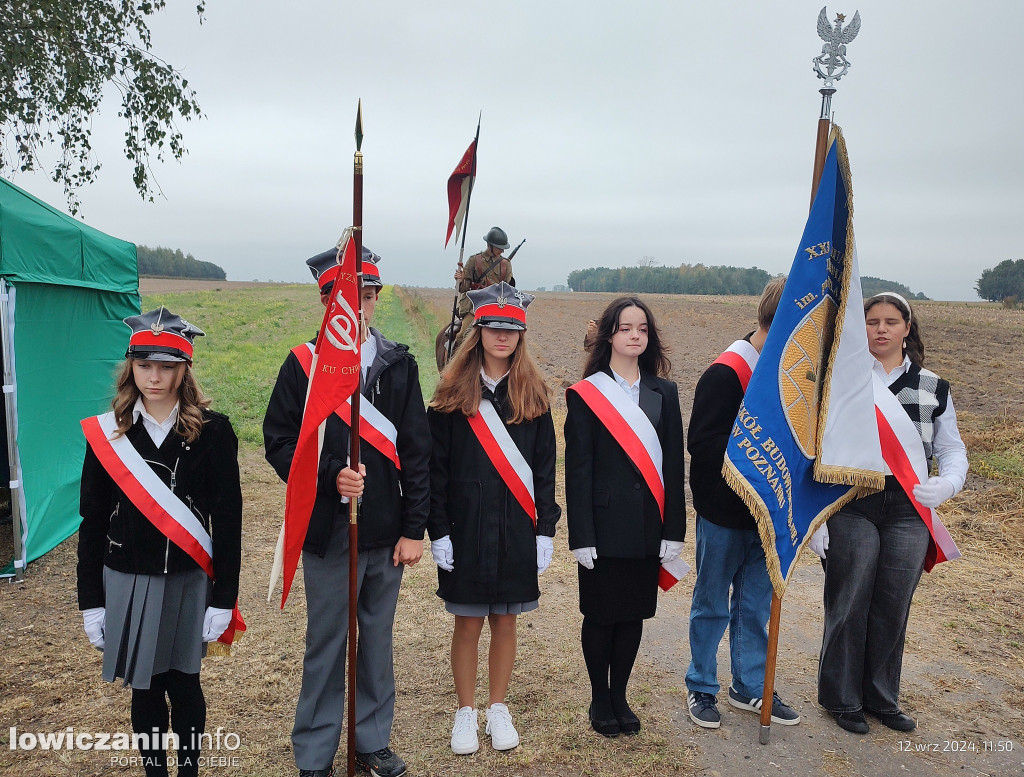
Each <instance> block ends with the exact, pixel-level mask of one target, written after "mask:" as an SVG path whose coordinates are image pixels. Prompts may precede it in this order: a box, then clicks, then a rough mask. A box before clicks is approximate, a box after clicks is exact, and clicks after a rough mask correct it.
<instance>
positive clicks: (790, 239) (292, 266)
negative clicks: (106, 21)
mask: <svg viewBox="0 0 1024 777" xmlns="http://www.w3.org/2000/svg"><path fill="white" fill-rule="evenodd" d="M171 5H174V6H175V7H174V8H169V9H168V10H166V11H165V12H163V13H161V14H159V15H158V16H157V17H156V18H155V19H154V20H153V22H152V27H153V31H154V35H153V41H154V48H155V51H156V52H157V53H158V54H159V55H161V56H163V57H164V58H166V59H167V60H169V61H170V62H171V63H173V64H174V65H175V66H176V67H178V68H179V69H181V70H183V71H184V73H185V76H186V77H187V78H188V79H189V82H190V84H191V85H193V86H194V87H195V88H196V90H197V92H198V96H199V101H200V103H201V105H202V107H203V110H204V113H205V118H204V119H203V120H202V121H199V122H192V123H186V124H182V125H181V126H182V130H183V131H184V134H185V142H186V145H187V146H188V148H189V154H188V156H187V157H186V158H185V159H184V160H183V161H182V162H181V163H180V164H178V163H175V162H170V163H167V164H164V165H158V166H157V167H156V174H157V178H158V181H159V184H160V186H161V187H162V189H163V194H164V197H163V198H158V199H157V200H156V201H155V202H154V203H146V202H143V201H141V200H140V198H139V197H138V195H137V194H136V192H135V189H134V187H133V185H132V183H131V172H130V168H129V165H128V163H127V162H126V161H125V160H124V159H123V155H122V154H121V150H120V149H121V145H120V144H121V140H122V135H123V132H124V130H123V128H122V127H121V125H119V124H118V123H117V118H116V108H117V105H116V103H114V102H110V103H109V104H107V105H105V108H104V111H103V112H102V113H101V114H100V115H98V116H97V117H96V119H95V122H94V146H95V149H96V153H97V156H98V159H99V161H100V162H101V163H102V164H103V169H102V171H101V172H100V180H99V182H98V183H97V184H94V185H92V186H91V187H87V188H85V189H83V190H82V191H81V193H80V196H81V199H82V204H83V214H82V215H83V216H84V218H85V220H86V221H88V222H89V223H90V224H92V225H93V226H95V227H98V228H99V229H102V230H104V231H106V232H108V233H110V234H113V235H115V236H117V237H121V238H124V239H126V240H130V241H133V242H135V243H140V244H144V245H150V246H154V245H162V246H168V247H172V248H181V249H182V250H183V251H185V252H187V253H192V254H194V255H195V256H196V258H198V259H203V260H207V261H212V262H215V263H217V264H219V265H221V266H222V267H223V268H224V269H225V270H226V271H227V274H228V278H229V279H232V280H252V279H259V280H282V281H304V280H309V279H310V278H309V275H308V271H307V270H306V268H305V266H304V264H303V262H304V260H305V259H306V258H307V257H308V256H311V255H313V254H315V253H318V252H320V251H322V250H324V249H325V248H327V247H329V246H331V245H333V243H334V241H335V240H336V239H337V237H338V236H339V235H340V234H341V231H342V229H343V228H344V227H345V226H347V225H348V224H349V223H350V221H351V215H352V194H351V190H352V185H351V176H352V153H353V151H354V141H353V136H352V130H353V126H354V121H355V113H356V101H357V99H358V98H360V97H361V98H362V100H363V117H364V130H365V140H364V143H363V153H364V155H365V167H366V177H365V204H364V225H365V233H364V234H365V238H364V239H365V242H366V244H367V245H368V246H370V247H371V248H372V249H373V250H374V251H376V252H377V253H379V254H380V255H381V256H382V257H383V259H384V262H383V265H382V267H381V270H382V275H383V277H384V280H385V282H400V283H405V284H410V285H423V286H447V285H451V284H452V283H453V281H452V280H451V274H452V271H453V269H454V265H455V262H456V259H457V257H458V246H457V245H455V242H454V239H453V241H452V243H451V244H450V245H449V247H448V249H447V250H445V249H444V248H443V246H444V235H445V227H446V221H447V200H446V194H445V184H446V181H447V178H448V176H449V174H450V173H451V172H452V169H453V168H454V167H455V165H456V163H457V162H458V161H459V159H460V157H461V156H462V154H463V152H464V151H465V149H466V147H467V145H468V144H469V142H470V141H471V140H472V138H473V133H474V131H475V129H476V121H477V114H478V112H480V111H482V112H483V126H482V129H481V136H480V149H479V157H478V160H479V161H478V177H477V184H476V188H475V189H474V192H473V201H472V207H471V210H470V215H469V228H468V239H467V243H466V255H467V256H468V255H469V254H471V253H473V252H475V251H478V250H480V249H481V248H482V247H483V241H482V236H483V235H484V234H485V233H486V232H487V230H488V229H489V228H490V227H491V226H494V225H498V226H501V227H503V228H504V229H505V230H506V231H507V232H508V234H509V239H510V240H511V241H512V243H513V245H515V244H517V243H518V242H519V241H520V240H522V239H523V238H527V243H526V245H525V246H523V248H522V251H521V252H520V253H519V255H518V256H517V257H516V259H515V272H516V278H517V279H518V281H519V285H520V286H521V287H523V288H536V287H538V286H546V287H547V288H549V289H550V288H551V287H552V286H554V285H555V284H560V283H561V284H564V283H565V282H566V276H567V274H568V273H569V272H570V271H571V270H574V269H578V268H583V267H591V266H598V265H603V266H610V267H619V266H623V265H635V264H637V262H638V261H639V260H640V258H641V257H644V256H651V257H654V259H655V261H656V262H657V263H659V264H664V265H679V264H680V263H683V262H686V263H696V262H704V263H705V264H726V265H733V266H740V267H751V266H757V267H761V268H763V269H765V270H768V271H769V272H772V273H778V272H786V271H787V270H788V269H789V265H790V263H791V262H792V260H793V255H794V253H795V251H796V248H797V241H798V240H799V238H800V235H801V232H802V230H803V224H804V220H805V218H806V215H807V207H808V197H809V191H810V179H811V166H812V161H813V152H814V137H815V130H816V123H817V118H818V112H819V108H820V103H821V98H820V95H819V94H818V91H817V90H818V89H819V88H820V86H821V82H820V81H819V80H818V79H817V78H816V77H815V74H814V72H813V70H812V67H811V59H812V58H813V57H815V56H816V55H818V54H819V53H820V50H821V45H822V41H821V40H820V39H819V38H818V36H817V32H816V19H817V15H818V11H819V10H820V8H821V4H820V0H813V1H807V2H792V1H791V2H786V3H766V2H763V0H762V1H761V2H753V1H752V0H737V1H736V2H732V3H698V2H690V1H688V0H666V1H663V0H649V1H648V2H639V3H637V2H633V3H626V2H622V1H621V0H619V1H618V2H607V1H606V0H587V2H582V1H579V2H557V1H555V0H546V1H545V2H539V1H534V0H528V1H526V2H523V1H522V0H508V1H507V2H500V3H495V2H456V1H454V0H433V1H432V2H429V3H425V2H414V1H413V0H404V1H403V2H387V1H386V0H371V1H368V2H360V3H353V2H338V0H334V1H333V2H331V1H330V0H293V1H292V2H290V3H287V4H286V3H280V2H263V1H262V0H247V1H243V0H212V2H209V4H208V7H207V13H206V19H205V22H204V23H203V24H202V25H200V24H199V23H198V21H197V19H196V16H195V13H194V12H193V11H192V7H193V4H192V3H190V2H173V0H172V3H171ZM856 10H859V11H860V14H861V17H862V21H863V24H862V28H861V31H860V35H859V36H858V37H857V39H856V40H854V41H853V42H852V43H851V44H850V45H849V46H848V50H847V57H848V59H849V60H850V62H851V63H852V67H851V69H850V71H849V73H848V74H847V75H846V76H845V77H844V78H843V79H842V80H841V81H839V82H838V84H837V87H838V92H837V94H836V95H835V97H834V98H833V102H832V107H833V111H834V115H835V119H836V121H837V123H838V124H840V125H841V126H842V127H843V130H844V134H845V136H846V141H847V146H848V149H849V152H850V162H851V168H852V173H853V189H854V207H855V213H856V217H855V225H856V234H857V241H858V249H859V255H860V262H861V272H862V274H864V275H874V276H881V277H884V278H889V279H892V280H896V281H899V282H901V283H904V284H906V285H907V286H909V287H910V288H911V289H912V290H914V291H922V292H924V293H925V294H927V295H928V296H930V297H932V298H936V299H976V298H977V297H976V294H975V290H974V285H975V283H976V281H977V279H978V277H979V275H980V274H981V271H982V270H983V269H985V268H987V267H992V266H994V265H995V264H997V263H998V262H1000V261H1002V260H1004V259H1017V258H1021V257H1024V245H1022V228H1021V227H1022V224H1024V183H1022V181H1024V161H1022V160H1024V150H1022V148H1024V143H1022V141H1021V137H1020V135H1021V129H1022V127H1024V115H1022V114H1024V100H1022V99H1021V98H1022V96H1024V89H1022V88H1021V86H1020V83H1021V76H1020V69H1021V50H1022V49H1021V30H1022V29H1024V2H1021V1H1020V0H1003V1H1002V2H995V1H986V0H980V1H979V2H975V3H965V2H962V1H961V2H952V1H951V0H933V1H932V2H929V3H896V2H892V0H885V1H883V0H857V2H850V3H848V4H847V5H832V4H830V5H829V6H828V13H829V17H830V19H834V18H835V14H836V13H837V12H840V13H845V14H846V15H847V20H848V21H849V19H851V18H852V17H853V13H854V11H856ZM13 180H14V182H15V183H16V184H18V185H19V186H21V187H22V188H25V189H27V190H28V191H30V192H32V193H33V194H35V195H36V196H39V197H41V198H43V199H45V200H47V201H49V202H51V203H52V204H54V205H56V206H58V207H64V201H63V194H62V192H61V190H60V189H59V188H58V187H56V186H55V185H53V184H52V183H49V182H48V180H47V178H46V176H45V175H41V174H40V175H26V174H20V175H17V176H15V177H14V178H13Z"/></svg>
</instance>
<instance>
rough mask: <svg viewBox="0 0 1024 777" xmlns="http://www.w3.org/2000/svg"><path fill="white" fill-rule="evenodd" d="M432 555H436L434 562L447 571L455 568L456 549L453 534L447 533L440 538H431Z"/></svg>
mask: <svg viewBox="0 0 1024 777" xmlns="http://www.w3.org/2000/svg"><path fill="white" fill-rule="evenodd" d="M430 555H431V556H433V557H434V563H435V564H437V565H438V566H439V567H440V568H441V569H443V570H444V571H445V572H451V571H452V570H453V569H455V549H454V548H453V547H452V538H451V535H449V534H446V535H444V536H443V537H442V538H441V539H439V540H431V541H430Z"/></svg>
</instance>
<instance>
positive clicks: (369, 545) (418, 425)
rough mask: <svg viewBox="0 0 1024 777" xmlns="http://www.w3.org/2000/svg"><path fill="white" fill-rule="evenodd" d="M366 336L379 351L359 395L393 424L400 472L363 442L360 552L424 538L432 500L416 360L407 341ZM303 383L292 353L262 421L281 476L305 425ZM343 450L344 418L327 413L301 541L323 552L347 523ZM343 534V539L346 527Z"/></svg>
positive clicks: (346, 436)
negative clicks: (341, 487)
mask: <svg viewBox="0 0 1024 777" xmlns="http://www.w3.org/2000/svg"><path fill="white" fill-rule="evenodd" d="M370 335H371V336H372V337H374V338H375V339H376V341H377V357H376V358H375V359H374V361H373V364H372V365H370V369H369V371H368V372H367V374H366V380H365V381H364V383H363V387H362V396H363V399H362V401H363V402H371V403H372V404H373V405H374V406H375V407H376V408H377V410H379V411H380V412H381V413H383V414H384V415H385V416H387V418H388V420H390V421H391V423H393V424H394V425H395V428H396V429H397V430H398V440H397V444H396V447H397V449H398V459H399V461H400V462H401V465H402V469H401V471H399V470H397V469H396V468H395V465H394V464H393V463H392V462H391V461H390V460H389V459H387V458H386V457H385V456H384V455H383V454H382V453H380V452H379V451H377V450H376V449H375V448H374V447H373V446H371V445H369V444H368V443H366V442H365V441H363V442H361V443H360V446H359V458H360V461H361V463H362V464H363V465H365V466H366V490H365V491H364V492H363V501H362V506H361V508H360V519H359V549H360V550H370V549H373V548H383V547H387V546H389V545H394V544H395V543H396V542H398V540H399V538H400V537H408V538H410V539H414V540H422V539H423V534H424V530H425V527H426V524H427V511H428V509H429V502H430V490H429V480H430V472H429V470H430V432H429V429H428V428H427V417H426V413H425V412H424V409H423V395H422V394H421V393H420V381H419V371H418V369H417V367H416V360H415V359H414V358H413V357H412V354H410V353H409V348H408V346H405V345H399V344H397V343H394V342H392V341H390V340H387V339H385V338H384V337H382V336H381V334H380V332H378V331H377V330H376V329H371V330H370ZM307 384H308V379H307V378H306V373H305V372H304V371H303V369H302V365H301V364H300V363H299V360H298V358H297V357H296V356H295V354H294V353H289V354H288V358H287V359H285V361H284V364H283V365H282V366H281V371H280V372H279V373H278V376H277V383H276V385H275V386H274V391H273V393H272V394H271V395H270V404H269V406H268V407H267V414H266V417H265V418H264V419H263V441H264V445H265V447H266V456H267V461H269V462H270V465H271V466H272V467H273V468H274V470H275V471H276V472H277V474H278V475H279V476H280V477H281V479H282V480H284V481H285V482H287V480H288V471H289V469H290V468H291V465H292V456H293V454H294V453H295V445H296V443H297V442H298V439H299V428H300V427H301V426H302V409H303V407H304V405H305V401H306V386H307ZM348 451H349V428H348V424H347V423H345V422H343V421H342V420H341V419H340V418H339V417H338V416H337V414H334V413H332V414H331V416H330V417H329V418H328V419H327V426H326V430H325V433H324V447H323V451H322V453H321V455H320V470H319V473H318V478H317V490H316V502H315V504H314V505H313V514H312V516H311V517H310V521H309V529H308V530H307V532H306V541H305V544H304V545H303V546H302V548H303V550H306V551H309V552H312V553H316V554H317V555H318V556H321V557H322V556H323V554H324V553H325V552H326V548H327V541H328V540H329V539H330V537H331V533H332V532H333V531H335V530H336V529H339V528H341V529H344V528H345V527H347V526H348V511H349V507H348V505H347V504H342V502H341V497H340V496H339V495H338V488H337V485H336V481H337V478H338V473H339V472H340V471H341V470H342V469H344V468H345V466H346V462H347V459H348ZM345 534H346V537H347V536H348V533H347V531H346V533H345ZM346 542H347V539H346Z"/></svg>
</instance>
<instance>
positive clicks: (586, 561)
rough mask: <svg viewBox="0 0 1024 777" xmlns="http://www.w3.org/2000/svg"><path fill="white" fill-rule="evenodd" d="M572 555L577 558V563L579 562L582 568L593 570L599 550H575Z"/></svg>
mask: <svg viewBox="0 0 1024 777" xmlns="http://www.w3.org/2000/svg"><path fill="white" fill-rule="evenodd" d="M572 555H574V556H575V557H576V561H578V562H579V564H580V566H582V567H586V568H587V569H593V568H594V559H596V558H597V548H575V549H573V552H572Z"/></svg>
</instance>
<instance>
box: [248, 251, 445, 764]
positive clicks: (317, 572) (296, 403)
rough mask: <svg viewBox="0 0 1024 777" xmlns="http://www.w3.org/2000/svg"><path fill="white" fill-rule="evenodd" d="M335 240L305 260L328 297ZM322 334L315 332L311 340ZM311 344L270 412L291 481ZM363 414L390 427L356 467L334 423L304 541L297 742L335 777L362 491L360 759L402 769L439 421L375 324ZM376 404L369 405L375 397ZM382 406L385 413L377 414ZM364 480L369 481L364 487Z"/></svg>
mask: <svg viewBox="0 0 1024 777" xmlns="http://www.w3.org/2000/svg"><path fill="white" fill-rule="evenodd" d="M335 254H336V252H335V250H334V249H331V250H329V251H325V252H324V253H322V254H319V255H317V256H314V257H313V258H312V259H309V260H308V261H307V264H308V265H309V266H310V270H311V272H312V273H313V277H314V278H316V279H317V281H318V284H319V286H320V299H321V302H323V303H324V305H327V304H328V303H329V302H330V296H331V290H332V288H333V284H334V274H335V273H336V271H337V270H336V268H337V265H336V263H335ZM374 260H379V257H377V256H376V255H375V254H373V253H372V252H370V251H369V250H368V249H366V248H365V247H364V248H363V292H362V295H361V296H362V299H361V305H362V310H363V318H364V320H365V322H366V324H367V326H368V327H369V324H370V322H371V321H372V318H373V312H374V308H375V306H376V302H377V293H378V292H379V290H380V288H381V287H382V284H381V281H380V276H379V274H378V271H377V268H376V263H375V261H374ZM314 342H315V340H314ZM311 353H312V351H311V349H310V347H309V344H305V343H304V344H303V345H300V346H298V347H297V348H294V349H293V350H292V353H290V354H289V355H288V358H287V359H286V360H285V362H284V365H282V367H281V371H280V373H279V374H278V378H277V384H276V385H275V387H274V391H273V394H272V395H271V397H270V404H269V406H268V407H267V414H266V417H265V419H264V421H263V437H264V442H265V446H266V456H267V461H269V462H270V464H271V465H272V466H273V467H274V469H275V470H276V471H277V474H278V475H280V476H281V479H282V480H287V478H288V471H289V468H290V467H291V461H292V456H293V454H294V452H295V446H296V442H297V440H298V436H299V428H300V426H301V425H302V411H303V407H304V405H305V398H306V386H307V383H308V376H307V371H308V369H309V355H310V354H311ZM361 357H362V370H363V374H362V383H361V385H362V401H361V403H360V404H361V405H362V406H363V407H362V411H363V412H362V416H363V418H362V421H361V424H366V423H370V424H372V425H373V426H374V428H375V430H376V431H378V432H381V434H379V435H376V436H375V437H374V439H378V440H381V441H382V442H378V443H376V444H375V443H374V442H372V441H368V440H366V439H365V437H364V439H363V441H362V442H363V444H362V445H361V446H360V460H361V462H360V463H361V465H362V467H361V471H360V472H358V473H357V472H355V471H354V470H353V469H352V468H350V467H349V466H348V463H347V461H348V459H347V455H348V450H349V427H348V418H346V419H344V420H342V418H341V417H339V416H338V415H337V414H336V413H335V414H332V415H331V416H330V417H329V418H328V420H327V423H326V429H325V434H324V445H323V451H322V453H321V456H320V469H319V474H318V481H317V495H316V502H315V504H314V506H313V513H312V515H311V517H310V522H309V529H308V531H307V533H306V541H305V543H304V545H303V549H302V550H303V552H302V568H303V580H304V583H305V589H306V606H307V624H306V653H305V656H304V657H303V663H302V689H301V690H300V692H299V701H298V705H297V708H296V711H295V726H294V729H293V730H292V746H293V748H294V751H295V763H296V766H297V767H298V769H299V775H300V777H328V776H329V775H331V774H333V770H332V763H333V761H334V756H335V754H336V752H337V750H338V746H339V743H340V739H341V727H342V718H343V717H344V711H345V709H344V701H345V650H346V640H347V636H348V512H349V507H348V504H347V502H348V498H356V497H359V496H362V500H363V501H362V505H361V509H360V519H359V570H358V577H359V584H358V585H359V593H358V597H359V598H358V613H357V617H358V621H359V647H358V657H357V669H356V676H357V677H358V687H357V688H356V718H357V719H356V761H357V763H358V764H359V765H360V766H361V767H363V768H364V769H366V770H368V771H371V773H372V774H375V775H378V776H379V777H400V775H403V774H405V762H404V761H402V759H401V758H399V757H398V756H397V755H396V754H395V753H393V752H392V751H391V749H390V748H389V747H388V743H389V741H390V737H391V726H392V723H393V721H394V708H395V676H394V663H393V657H392V649H393V629H394V620H395V607H396V605H397V603H398V591H399V588H400V587H401V583H402V571H403V569H404V566H405V565H409V566H412V565H413V564H415V563H416V562H417V561H419V559H420V556H421V555H422V553H423V535H424V530H425V527H426V522H427V515H428V510H429V503H430V492H429V480H430V471H429V467H430V430H429V428H428V427H427V416H426V411H425V409H424V406H423V397H422V394H421V393H420V384H419V371H418V369H417V366H416V361H415V359H414V358H413V357H412V355H411V354H410V353H409V349H408V347H407V346H405V345H399V344H397V343H394V342H392V341H390V340H388V339H386V338H384V337H383V336H382V335H381V334H380V332H378V331H377V330H376V329H373V328H369V330H368V333H367V336H366V339H365V340H364V342H363V344H362V347H361ZM366 405H370V406H371V407H366ZM374 411H376V412H374ZM364 478H365V481H366V483H367V484H368V486H369V487H368V488H367V489H366V491H365V493H364V492H363V480H364Z"/></svg>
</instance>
